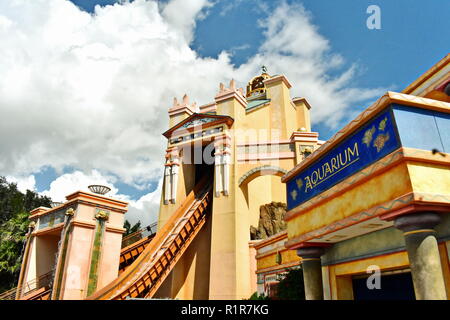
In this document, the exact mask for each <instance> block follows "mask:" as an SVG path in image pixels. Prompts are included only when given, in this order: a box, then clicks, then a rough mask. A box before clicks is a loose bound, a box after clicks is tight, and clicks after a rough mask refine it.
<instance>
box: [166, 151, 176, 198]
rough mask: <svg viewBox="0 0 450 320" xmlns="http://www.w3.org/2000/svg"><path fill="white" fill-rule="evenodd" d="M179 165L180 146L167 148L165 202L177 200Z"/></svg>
mask: <svg viewBox="0 0 450 320" xmlns="http://www.w3.org/2000/svg"><path fill="white" fill-rule="evenodd" d="M179 167H180V156H179V153H178V148H176V147H175V148H171V149H167V150H166V163H165V165H164V204H169V202H172V203H175V202H176V198H177V186H178V172H179V170H180V168H179Z"/></svg>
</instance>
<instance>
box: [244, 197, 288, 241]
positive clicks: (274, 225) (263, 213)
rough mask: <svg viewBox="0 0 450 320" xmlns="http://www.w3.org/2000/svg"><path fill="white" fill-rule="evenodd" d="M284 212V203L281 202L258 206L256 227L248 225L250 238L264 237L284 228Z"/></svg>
mask: <svg viewBox="0 0 450 320" xmlns="http://www.w3.org/2000/svg"><path fill="white" fill-rule="evenodd" d="M285 214H286V204H285V203H282V202H271V203H269V204H265V205H262V206H261V207H259V222H258V228H255V227H254V226H250V239H252V240H257V239H266V238H268V237H270V236H273V235H274V234H276V233H278V232H280V231H283V230H286V222H285V221H284V215H285Z"/></svg>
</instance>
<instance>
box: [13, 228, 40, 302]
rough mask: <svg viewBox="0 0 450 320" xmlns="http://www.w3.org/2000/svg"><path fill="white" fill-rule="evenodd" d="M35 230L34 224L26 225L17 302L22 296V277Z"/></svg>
mask: <svg viewBox="0 0 450 320" xmlns="http://www.w3.org/2000/svg"><path fill="white" fill-rule="evenodd" d="M35 228H36V222H34V221H31V222H30V224H29V225H28V232H27V235H26V240H25V248H24V250H23V254H22V266H21V268H20V275H19V282H18V284H17V290H16V300H19V299H20V298H21V296H22V286H23V282H24V277H25V274H26V269H27V266H28V261H29V258H30V257H29V256H30V247H31V241H32V239H33V231H34V229H35Z"/></svg>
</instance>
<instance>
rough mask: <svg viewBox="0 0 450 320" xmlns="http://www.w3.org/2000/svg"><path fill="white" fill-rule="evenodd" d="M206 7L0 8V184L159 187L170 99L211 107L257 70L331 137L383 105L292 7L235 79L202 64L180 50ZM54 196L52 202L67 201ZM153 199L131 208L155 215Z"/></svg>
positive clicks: (267, 23)
mask: <svg viewBox="0 0 450 320" xmlns="http://www.w3.org/2000/svg"><path fill="white" fill-rule="evenodd" d="M210 7H211V3H210V2H209V1H206V0H172V1H170V2H169V3H168V4H166V5H164V6H162V5H161V4H159V3H158V2H156V1H143V0H135V1H133V2H131V3H129V2H124V3H123V4H115V5H113V6H106V7H99V6H98V7H96V11H95V14H92V15H90V14H88V13H86V12H83V11H81V10H80V9H79V8H77V7H76V6H75V5H73V4H72V3H71V2H69V1H67V0H33V1H26V0H17V1H2V2H0V39H1V46H0V75H1V76H0V137H1V138H0V143H1V148H0V174H5V175H8V176H14V177H16V176H17V177H19V176H22V177H27V176H29V175H30V174H32V173H33V172H37V171H39V170H40V169H41V168H42V167H44V166H52V167H53V168H55V169H56V170H57V172H58V173H61V172H62V170H63V168H64V167H67V166H69V167H73V168H76V169H77V170H78V171H79V172H80V173H83V174H84V176H77V174H76V173H74V174H72V176H70V177H68V176H66V175H63V176H61V177H60V178H61V180H58V179H60V178H58V179H57V180H56V181H54V183H55V184H56V183H61V187H62V188H63V187H64V186H73V185H79V186H81V185H83V186H86V185H87V184H86V183H87V182H88V180H83V179H85V177H86V176H88V177H96V174H97V173H98V175H100V176H101V177H104V178H105V179H106V180H105V182H108V183H112V184H113V183H115V180H114V179H119V180H120V181H122V182H124V183H128V184H130V185H133V186H135V187H138V188H143V187H145V186H147V185H148V183H149V182H150V181H153V182H155V181H157V180H158V179H160V177H161V173H162V166H163V160H164V157H163V154H164V149H165V144H166V141H165V139H164V138H163V137H162V135H161V133H162V132H164V131H165V130H166V129H167V124H168V115H167V109H168V108H169V107H170V106H171V101H172V99H173V97H174V96H177V97H178V98H181V96H182V95H183V94H184V93H185V92H186V93H188V94H189V96H190V97H191V100H197V102H198V103H199V104H202V103H207V102H210V101H212V100H213V97H214V95H215V93H216V91H217V88H218V84H219V82H225V81H229V80H230V79H231V78H235V79H236V80H237V81H238V84H239V85H241V86H243V85H245V83H246V81H248V79H250V78H251V77H252V76H254V75H255V74H257V73H258V72H259V69H260V66H261V65H263V64H264V65H267V66H268V67H269V72H271V73H277V74H285V75H286V76H287V77H288V78H289V79H290V81H291V82H292V84H293V85H294V87H293V88H292V96H304V97H306V98H307V99H308V100H309V101H310V103H311V105H312V106H313V109H312V113H313V121H315V122H324V123H327V124H328V125H329V126H337V125H339V123H340V121H341V120H342V119H343V118H344V117H345V116H346V115H347V114H349V111H350V107H351V106H353V105H354V104H355V103H358V102H361V101H364V100H367V99H374V98H375V97H377V96H379V95H380V94H381V93H382V90H379V89H364V88H357V87H353V86H352V81H353V79H354V76H355V73H356V72H357V71H358V67H357V66H350V67H347V69H345V68H344V66H345V65H344V61H345V59H344V58H343V57H341V56H339V55H338V54H335V53H333V52H332V51H331V46H330V43H329V41H328V40H327V39H325V38H324V37H323V36H321V35H320V34H319V33H318V30H317V27H316V26H314V25H313V23H312V20H311V17H310V16H309V14H308V13H307V12H306V11H305V10H304V9H303V7H302V6H300V5H288V4H286V3H282V4H281V5H280V6H279V7H278V8H277V9H276V10H275V11H274V12H273V13H271V14H270V15H269V16H268V17H267V19H263V20H262V21H261V22H260V25H261V27H262V28H263V30H264V34H263V36H264V37H266V39H265V41H264V42H263V44H262V46H261V47H260V48H259V50H258V53H257V54H256V55H255V56H254V57H252V58H251V59H250V60H249V61H248V62H247V63H245V64H243V65H241V66H240V67H239V68H235V67H234V66H233V65H232V64H231V62H230V56H229V53H227V52H225V51H224V52H222V53H221V54H220V55H219V56H218V58H217V59H213V58H201V57H199V56H198V55H197V53H196V52H195V51H194V50H192V49H191V48H190V47H189V44H190V43H191V41H192V39H193V37H194V31H195V26H196V21H198V19H202V17H204V15H205V10H208V8H210ZM230 36H236V35H230ZM225 49H226V48H225ZM339 68H341V69H342V70H341V72H340V76H337V77H335V78H331V77H330V76H329V72H330V71H336V70H340V69H339ZM94 169H95V170H94ZM93 170H94V171H93ZM63 177H64V178H63ZM97 178H98V177H97ZM64 179H69V180H67V181H65V180H64ZM77 179H78V180H77ZM108 179H110V180H108ZM89 181H90V180H89ZM96 182H98V181H97V180H96ZM51 190H52V187H50V191H51ZM53 190H54V192H51V193H52V194H54V196H55V197H57V198H60V197H61V196H62V195H66V194H67V193H66V190H67V189H64V188H63V189H61V190H59V191H58V190H57V189H56V186H55V187H54V189H53ZM152 197H156V193H155V194H154V196H148V198H144V199H143V200H142V202H141V203H140V204H139V202H137V203H136V208H143V209H145V208H146V207H145V205H144V204H143V203H144V202H143V201H144V200H145V201H146V202H145V203H146V205H148V203H156V201H155V199H154V198H152ZM150 198H151V199H150ZM149 199H150V200H149ZM54 200H57V199H56V198H55V199H54ZM158 202H159V199H158ZM141 205H142V206H141ZM143 209H142V210H143Z"/></svg>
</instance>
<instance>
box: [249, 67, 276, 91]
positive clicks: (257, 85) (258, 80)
mask: <svg viewBox="0 0 450 320" xmlns="http://www.w3.org/2000/svg"><path fill="white" fill-rule="evenodd" d="M261 69H262V73H261V74H260V75H259V76H256V77H253V78H252V80H250V81H249V82H248V84H247V94H246V95H245V96H246V98H253V97H259V96H261V95H263V94H264V93H266V86H265V84H264V80H266V79H270V75H269V74H268V73H267V68H266V67H265V66H262V68H261Z"/></svg>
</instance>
